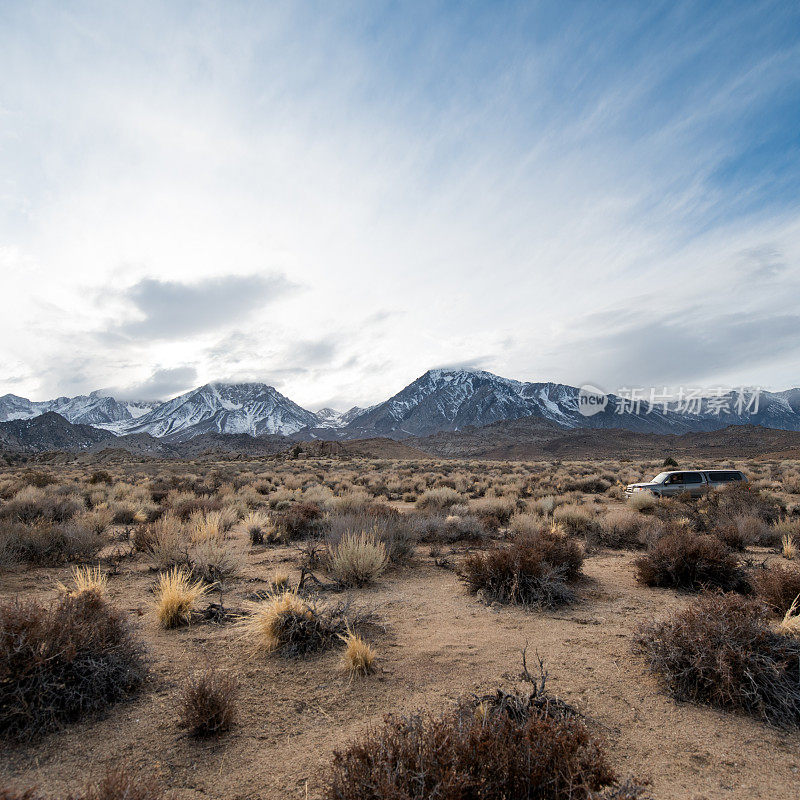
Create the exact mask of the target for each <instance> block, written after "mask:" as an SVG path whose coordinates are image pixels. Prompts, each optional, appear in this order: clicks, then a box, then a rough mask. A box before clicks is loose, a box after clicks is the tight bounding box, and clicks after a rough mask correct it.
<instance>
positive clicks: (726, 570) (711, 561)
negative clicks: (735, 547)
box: [634, 530, 748, 592]
mask: <svg viewBox="0 0 800 800" xmlns="http://www.w3.org/2000/svg"><path fill="white" fill-rule="evenodd" d="M634 567H635V569H636V579H637V580H638V581H639V583H642V584H644V585H645V586H661V587H665V588H668V589H692V590H699V589H707V588H719V589H722V590H723V591H743V592H746V591H747V590H748V584H747V580H746V577H745V574H744V571H743V570H742V568H741V566H740V565H739V560H738V559H737V558H736V556H735V555H734V554H733V553H732V552H731V551H730V550H729V549H728V548H727V547H726V546H725V545H724V544H723V543H722V542H721V541H720V540H719V539H717V537H716V536H710V535H708V534H696V533H693V532H691V531H687V530H679V531H676V532H674V533H667V534H665V535H664V536H662V537H661V538H659V539H658V540H657V541H656V542H655V543H654V544H653V545H652V547H651V548H650V550H649V551H648V553H647V554H646V555H643V556H641V557H639V558H637V559H636V561H634Z"/></svg>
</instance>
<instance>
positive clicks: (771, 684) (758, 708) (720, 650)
mask: <svg viewBox="0 0 800 800" xmlns="http://www.w3.org/2000/svg"><path fill="white" fill-rule="evenodd" d="M636 648H637V649H638V651H639V652H641V653H642V654H644V656H645V657H646V658H647V660H648V663H649V666H650V669H651V670H652V671H653V672H654V673H656V674H657V675H658V676H659V677H660V678H661V680H662V681H663V682H664V684H665V685H666V687H667V689H668V690H669V691H670V693H671V694H672V695H673V696H674V697H676V698H678V699H680V700H689V701H691V702H695V703H707V704H709V705H712V706H716V707H718V708H723V709H727V710H741V711H745V712H747V713H748V714H752V715H753V716H755V717H758V718H760V719H763V720H766V721H768V722H771V723H773V724H776V725H781V726H787V727H788V726H797V725H800V683H799V682H798V680H797V676H798V672H799V671H800V640H796V639H793V638H790V637H787V636H783V635H781V634H780V633H776V632H775V631H774V630H773V629H772V627H771V625H770V622H769V616H768V612H767V609H766V608H765V607H764V606H763V605H762V604H761V603H758V602H756V601H753V600H749V599H747V598H744V597H741V596H739V595H736V594H728V595H722V594H715V595H710V596H707V597H701V598H699V599H698V600H696V601H695V602H694V603H692V605H690V606H689V607H688V608H686V609H685V610H683V611H681V612H679V613H677V614H675V615H674V616H673V617H672V618H671V619H668V620H666V621H663V622H657V623H654V624H652V625H650V626H648V627H646V628H644V629H642V630H641V631H640V632H639V634H638V636H637V639H636Z"/></svg>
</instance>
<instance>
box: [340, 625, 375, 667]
mask: <svg viewBox="0 0 800 800" xmlns="http://www.w3.org/2000/svg"><path fill="white" fill-rule="evenodd" d="M340 638H341V639H342V641H343V642H344V643H345V650H344V654H343V655H342V662H343V664H344V666H345V668H346V669H347V671H348V672H349V673H350V674H351V675H353V676H355V675H369V674H370V673H371V672H372V668H373V664H374V662H375V656H376V653H375V649H374V648H373V647H372V646H371V645H370V644H368V643H367V642H365V641H364V639H362V638H361V637H360V636H359V635H358V634H357V633H353V632H352V631H348V632H347V634H346V635H343V636H341V637H340Z"/></svg>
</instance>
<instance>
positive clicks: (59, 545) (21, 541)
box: [0, 520, 104, 567]
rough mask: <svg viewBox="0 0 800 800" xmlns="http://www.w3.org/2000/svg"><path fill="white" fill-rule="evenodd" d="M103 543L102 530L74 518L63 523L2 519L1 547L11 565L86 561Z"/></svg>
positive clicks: (49, 564) (0, 524)
mask: <svg viewBox="0 0 800 800" xmlns="http://www.w3.org/2000/svg"><path fill="white" fill-rule="evenodd" d="M103 543H104V540H103V537H102V536H101V535H100V534H98V533H96V532H95V531H94V530H92V529H91V528H90V527H87V526H85V525H82V524H80V523H78V522H76V521H74V520H72V521H70V522H64V523H60V524H55V523H52V522H46V521H44V520H39V521H38V522H34V523H32V524H23V523H21V522H8V521H5V520H3V521H0V549H1V550H2V552H3V553H4V559H5V561H6V563H7V564H8V565H13V564H15V563H24V564H32V565H34V566H47V567H51V566H58V565H60V564H65V563H70V562H75V561H85V560H88V559H91V558H94V557H95V556H96V555H97V554H98V553H99V552H100V550H101V548H102V547H103Z"/></svg>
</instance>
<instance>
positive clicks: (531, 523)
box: [508, 512, 547, 536]
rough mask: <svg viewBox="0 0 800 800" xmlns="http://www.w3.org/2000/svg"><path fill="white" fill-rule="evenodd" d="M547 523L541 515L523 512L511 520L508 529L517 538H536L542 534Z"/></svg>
mask: <svg viewBox="0 0 800 800" xmlns="http://www.w3.org/2000/svg"><path fill="white" fill-rule="evenodd" d="M546 526H547V523H546V521H545V519H544V518H543V517H542V516H541V515H540V514H532V513H530V512H523V513H519V514H514V516H513V517H511V519H510V520H509V525H508V527H509V528H510V530H511V531H512V533H515V534H516V535H517V536H535V535H536V534H538V533H540V532H541V531H542V530H543V529H544V528H545V527H546Z"/></svg>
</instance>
